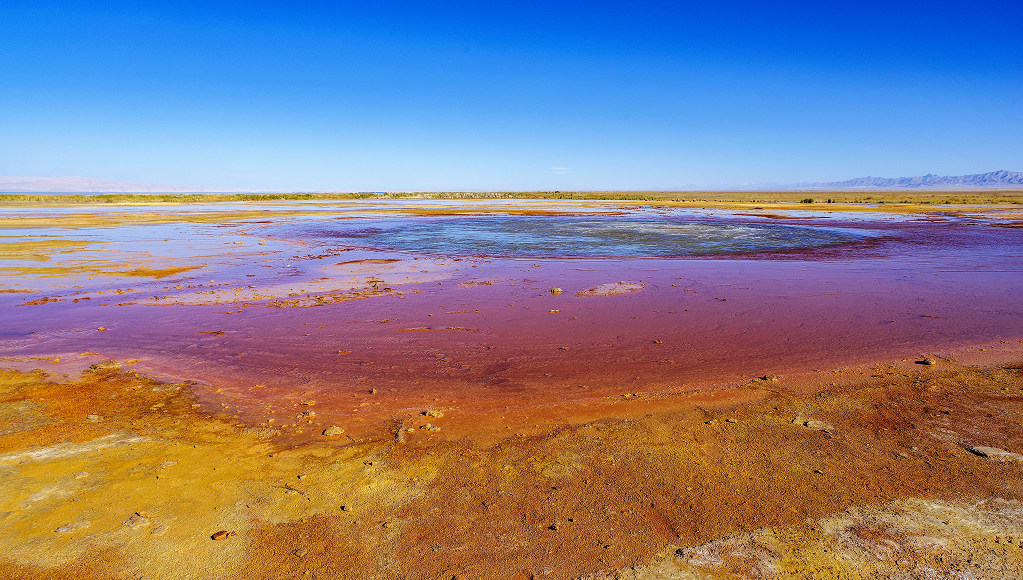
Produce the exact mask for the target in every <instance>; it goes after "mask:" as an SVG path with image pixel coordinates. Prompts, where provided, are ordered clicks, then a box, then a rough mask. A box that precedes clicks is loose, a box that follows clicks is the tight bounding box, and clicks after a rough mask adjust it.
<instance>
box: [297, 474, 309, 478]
mask: <svg viewBox="0 0 1023 580" xmlns="http://www.w3.org/2000/svg"><path fill="white" fill-rule="evenodd" d="M296 477H298V478H299V479H305V478H306V477H309V476H308V475H306V474H304V473H300V474H299V475H297V476H296Z"/></svg>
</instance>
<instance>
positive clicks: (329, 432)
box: [323, 425, 345, 437]
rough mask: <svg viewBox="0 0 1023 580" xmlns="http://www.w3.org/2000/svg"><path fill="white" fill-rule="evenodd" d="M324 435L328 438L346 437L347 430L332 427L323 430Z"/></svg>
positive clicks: (335, 426)
mask: <svg viewBox="0 0 1023 580" xmlns="http://www.w3.org/2000/svg"><path fill="white" fill-rule="evenodd" d="M323 434H324V435H326V436H327V437H337V436H338V435H344V434H345V430H344V429H342V428H341V427H338V426H337V425H331V426H330V427H327V428H326V429H324V430H323Z"/></svg>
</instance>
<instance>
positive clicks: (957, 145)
mask: <svg viewBox="0 0 1023 580" xmlns="http://www.w3.org/2000/svg"><path fill="white" fill-rule="evenodd" d="M1021 22H1023V2H1020V0H1013V1H984V0H974V1H971V2H967V1H962V2H959V1H956V2H945V1H941V0H934V1H928V2H899V1H897V0H893V1H885V2H875V1H869V0H868V1H842V2H831V1H827V0H815V1H808V2H786V1H784V0H778V1H764V2H755V3H746V2H730V1H716V0H712V1H707V0H703V1H700V2H684V1H680V2H644V1H632V2H613V3H612V2H593V1H590V2H551V1H548V2H529V1H516V2H505V1H488V2H480V1H474V2H444V1H436V2H374V1H371V0H363V1H359V2H307V1H301V0H294V1H291V2H266V3H264V2H255V1H254V2H212V1H210V2H192V1H187V0H186V1H183V0H175V1H172V2H146V1H132V2H119V1H116V0H113V1H105V2H89V1H79V2H47V1H45V0H34V1H31V2H24V1H21V0H14V1H11V0H6V1H3V0H0V72H2V76H0V78H2V88H0V175H31V176H87V177H96V178H103V179H114V180H119V181H136V182H146V183H164V184H180V185H194V186H213V187H224V188H251V189H271V190H331V191H350V190H444V189H455V190H467V189H468V190H500V189H516V190H535V189H540V190H554V189H560V190H570V189H672V188H684V187H715V186H738V185H742V184H747V183H794V182H801V181H817V180H834V179H845V178H850V177H857V176H862V175H881V176H904V175H919V174H924V173H928V172H931V173H939V174H962V173H980V172H985V171H990V170H994V169H1008V170H1013V171H1019V170H1023V32H1021V29H1020V25H1021Z"/></svg>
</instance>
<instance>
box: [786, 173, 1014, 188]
mask: <svg viewBox="0 0 1023 580" xmlns="http://www.w3.org/2000/svg"><path fill="white" fill-rule="evenodd" d="M799 187H800V188H814V189H873V188H878V189H886V188H887V189H906V188H934V189H986V188H996V189H997V188H1019V187H1023V172H1020V171H989V172H988V173H975V174H973V175H931V174H928V175H921V176H918V177H857V178H855V179H847V180H845V181H827V182H824V183H805V184H801V185H800V186H799Z"/></svg>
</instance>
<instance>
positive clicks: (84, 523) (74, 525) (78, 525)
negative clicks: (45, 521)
mask: <svg viewBox="0 0 1023 580" xmlns="http://www.w3.org/2000/svg"><path fill="white" fill-rule="evenodd" d="M87 527H89V520H78V521H77V522H71V523H70V524H64V525H63V526H61V527H59V528H57V529H56V530H55V531H57V532H60V533H62V534H63V533H67V532H73V531H75V530H80V529H82V528H87Z"/></svg>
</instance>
